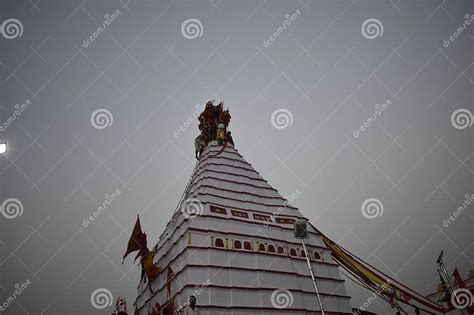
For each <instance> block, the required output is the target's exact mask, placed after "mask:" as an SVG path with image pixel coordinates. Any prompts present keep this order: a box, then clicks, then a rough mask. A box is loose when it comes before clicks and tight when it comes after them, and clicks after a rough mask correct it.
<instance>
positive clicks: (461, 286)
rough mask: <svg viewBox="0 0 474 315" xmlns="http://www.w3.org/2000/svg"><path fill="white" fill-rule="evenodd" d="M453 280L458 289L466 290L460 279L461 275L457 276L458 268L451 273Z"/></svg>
mask: <svg viewBox="0 0 474 315" xmlns="http://www.w3.org/2000/svg"><path fill="white" fill-rule="evenodd" d="M453 276H454V280H456V283H457V284H458V288H466V284H465V283H464V281H463V280H462V278H461V275H460V274H459V270H458V268H455V269H454V272H453Z"/></svg>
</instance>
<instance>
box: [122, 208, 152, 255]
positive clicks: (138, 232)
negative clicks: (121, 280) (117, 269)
mask: <svg viewBox="0 0 474 315" xmlns="http://www.w3.org/2000/svg"><path fill="white" fill-rule="evenodd" d="M137 250H138V254H137V256H136V257H135V260H136V259H137V258H138V257H140V256H143V255H144V254H146V251H147V242H146V234H145V233H143V232H142V227H141V225H140V217H139V216H138V215H137V222H135V227H134V228H133V231H132V235H131V236H130V239H129V240H128V245H127V251H126V252H125V254H124V255H123V260H125V258H126V257H127V256H128V254H130V253H132V252H134V251H137ZM123 260H122V264H123Z"/></svg>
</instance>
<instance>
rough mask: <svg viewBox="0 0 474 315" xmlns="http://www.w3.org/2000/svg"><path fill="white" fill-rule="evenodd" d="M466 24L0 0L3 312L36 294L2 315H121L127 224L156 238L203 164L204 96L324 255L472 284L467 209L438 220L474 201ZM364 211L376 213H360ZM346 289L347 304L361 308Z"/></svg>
mask: <svg viewBox="0 0 474 315" xmlns="http://www.w3.org/2000/svg"><path fill="white" fill-rule="evenodd" d="M117 10H118V11H117ZM467 14H468V16H466V15H467ZM469 14H474V2H473V1H434V0H433V1H416V2H415V1H399V0H391V1H365V0H347V1H329V0H327V1H304V0H303V1H256V0H255V1H226V0H210V1H168V0H167V1H151V0H148V1H145V0H143V1H138V0H135V1H134V0H129V1H125V0H123V1H122V2H119V1H110V0H107V1H80V0H77V1H76V0H74V1H72V0H69V1H59V0H31V1H29V0H15V1H8V0H0V22H1V23H3V24H2V32H1V34H0V123H2V125H1V126H2V127H3V130H2V131H1V132H0V142H1V141H7V142H8V152H7V154H5V155H0V202H3V201H5V200H9V199H10V198H15V199H13V200H12V199H10V200H9V203H8V204H9V207H8V209H9V211H3V213H2V214H3V215H2V216H0V297H1V299H0V303H3V302H4V301H5V300H6V299H7V298H8V297H9V296H11V295H12V292H13V291H14V288H15V285H16V284H20V285H21V284H24V283H26V281H29V282H30V283H31V284H29V283H27V285H26V286H27V288H26V289H25V290H24V292H22V294H21V295H20V296H19V297H17V298H16V300H15V302H14V303H13V304H11V305H9V306H8V308H7V309H6V312H5V314H28V313H29V314H39V313H40V312H42V311H43V312H44V314H65V313H69V314H84V313H86V314H104V313H107V312H108V310H107V312H105V311H104V310H100V309H97V308H95V307H94V306H93V305H91V302H90V297H91V294H92V293H93V292H94V291H95V290H96V289H101V288H105V289H107V290H109V291H110V292H111V294H112V295H113V297H114V302H115V298H116V297H117V296H118V295H124V296H126V297H127V299H128V302H129V306H131V303H132V302H133V301H134V299H135V294H136V286H137V284H138V280H139V268H138V267H136V266H135V267H134V266H132V262H131V260H127V261H126V262H125V264H124V265H121V256H122V255H123V252H124V249H125V246H126V242H127V240H128V237H129V234H130V231H131V228H132V226H131V224H133V222H134V220H135V217H136V214H137V213H140V214H141V218H142V226H143V228H144V230H145V231H146V232H147V234H148V238H149V243H150V244H154V243H155V242H156V241H157V239H158V237H159V235H160V233H161V232H162V231H163V229H164V227H165V225H166V223H167V221H168V220H169V218H170V217H171V215H172V213H173V211H174V209H175V207H176V204H177V203H178V201H179V198H180V196H181V194H182V192H183V191H184V188H185V185H186V183H187V181H188V179H189V177H190V175H191V171H192V168H193V167H194V164H195V160H194V148H193V139H194V137H195V136H196V135H197V134H198V130H197V124H196V122H195V121H194V122H192V123H191V125H190V126H189V127H188V126H187V124H185V123H186V121H187V120H188V119H190V118H192V117H193V114H194V112H195V111H196V107H195V106H196V104H203V103H205V102H206V101H207V100H208V99H218V100H220V99H223V100H224V101H225V105H226V106H228V107H230V111H231V115H232V120H231V123H230V130H232V133H233V136H234V140H235V143H236V148H237V149H238V150H239V151H240V153H241V154H242V155H243V156H244V157H245V158H246V159H247V160H248V162H249V163H252V165H253V166H254V167H255V169H256V170H257V171H259V172H260V173H261V175H262V176H263V177H264V178H265V179H267V180H268V181H269V183H270V184H271V185H272V186H274V187H275V188H276V189H278V190H279V191H280V192H281V194H282V195H286V194H292V193H295V192H296V191H297V190H298V189H299V190H300V191H301V194H300V195H299V196H298V197H297V198H295V199H294V201H293V204H294V205H295V206H297V207H298V208H300V210H301V212H302V213H303V214H304V215H306V216H307V217H308V218H309V219H310V220H311V222H312V223H313V224H315V225H316V226H317V227H318V228H319V229H321V230H322V231H323V232H324V233H326V234H327V235H328V236H329V237H331V238H332V239H333V240H335V241H339V242H340V244H341V245H343V246H344V247H345V248H347V249H349V250H350V251H351V252H353V253H354V254H356V255H358V256H359V257H361V258H364V259H365V260H366V261H367V262H369V263H371V264H372V265H374V266H376V267H378V268H380V269H381V270H383V271H384V272H386V273H388V274H389V275H392V276H394V277H395V278H396V279H399V280H400V281H402V282H403V283H405V284H406V285H408V286H409V287H411V288H413V289H415V290H417V291H419V292H420V293H423V294H428V293H431V292H433V291H434V290H435V289H436V286H437V281H438V280H437V274H436V264H435V261H436V258H437V256H438V253H439V251H440V250H441V249H444V251H445V261H446V264H447V266H448V268H449V270H450V271H452V270H453V268H454V267H458V268H459V269H460V271H461V273H462V275H463V276H466V275H467V273H468V271H469V269H473V265H474V264H473V262H474V245H473V241H474V239H473V233H472V226H473V222H474V221H473V219H474V214H473V211H472V206H468V207H467V208H466V209H465V210H463V211H461V212H459V216H458V217H457V218H456V219H455V220H452V221H448V222H446V221H445V220H447V219H448V218H449V217H450V216H451V215H452V214H453V213H454V212H455V211H456V210H457V209H458V207H460V206H462V204H463V202H465V199H466V197H465V194H467V193H470V194H473V193H474V181H473V174H474V157H473V153H474V152H473V143H474V141H473V136H474V126H472V124H471V122H472V120H473V118H472V113H474V108H473V103H474V97H473V96H474V94H473V84H474V72H473V56H474V54H473V43H474V35H473V34H474V31H473V29H474V23H472V24H471V25H466V24H465V20H466V19H470V18H471V17H470V16H469ZM288 16H289V17H288ZM9 19H16V20H9ZM190 19H191V20H190ZM285 20H286V22H285ZM18 22H19V23H18ZM189 23H190V26H189V27H186V25H187V24H189ZM7 24H8V25H9V27H8V28H7V26H6V25H7ZM463 24H464V26H465V30H462V31H460V32H457V30H458V28H460V27H463ZM283 25H285V27H283ZM363 25H364V26H367V28H365V27H362V26H363ZM194 27H195V28H194ZM99 28H102V29H103V30H99V31H98V29H99ZM193 28H194V30H196V31H197V32H196V33H194V32H193ZM279 28H280V29H279ZM455 32H456V35H454V33H455ZM450 36H452V37H451V38H452V39H450ZM91 37H92V40H91ZM387 100H388V101H389V102H388V103H387ZM384 103H386V106H382V105H383V104H384ZM17 104H18V106H17V107H15V106H16V105H17ZM377 104H379V105H380V106H379V107H377V108H376V107H375V106H376V105H377ZM15 109H16V110H17V112H16V113H15ZM281 109H283V110H284V111H281ZM278 110H280V111H278ZM274 113H275V114H274ZM272 114H274V115H273V117H274V118H275V117H277V116H279V119H278V120H276V119H275V120H273V124H272ZM370 117H372V119H371V118H370ZM91 118H92V119H91ZM93 118H97V119H96V120H94V119H93ZM101 118H103V119H101ZM459 118H460V119H459ZM463 118H465V119H467V121H466V120H464V121H463ZM364 124H365V127H364ZM180 127H183V128H182V129H181V130H180ZM361 127H362V129H363V130H361V129H360V128H361ZM355 130H358V132H355ZM117 189H118V190H119V191H120V193H119V194H117V196H115V195H114V196H115V197H116V198H115V197H113V196H112V194H113V193H114V192H116V191H117ZM369 198H375V199H377V200H378V201H379V205H380V204H381V205H383V212H382V208H380V207H379V208H378V211H377V210H376V211H375V212H364V213H365V216H364V213H363V211H362V209H361V206H362V205H363V203H364V201H366V200H367V199H369ZM111 199H113V200H111ZM106 200H107V201H110V202H109V204H108V205H106V207H105V210H104V211H103V212H102V213H101V214H100V215H99V216H98V218H97V219H96V220H94V221H92V222H89V224H84V223H83V220H84V219H86V218H88V217H89V216H90V215H92V214H93V212H94V211H96V210H97V209H98V208H99V207H100V206H101V205H102V203H104V202H105V201H106ZM369 201H370V200H369ZM12 202H13V203H12ZM15 202H16V203H15ZM19 202H20V203H21V206H22V209H19V208H15V206H18V205H19ZM4 204H7V203H5V202H4ZM4 208H6V207H4ZM15 210H22V212H16V211H15ZM20 214H21V215H20ZM347 288H348V291H349V294H350V295H351V296H353V299H352V303H353V305H354V306H355V307H358V306H360V305H361V304H363V303H364V301H366V300H367V298H368V297H369V295H370V293H369V292H367V291H365V290H362V289H360V288H358V287H356V286H355V285H353V284H352V283H350V281H348V282H347ZM369 309H371V310H374V311H378V312H381V313H386V312H388V311H389V306H388V305H387V304H385V303H383V302H381V301H379V300H376V301H375V302H374V303H373V304H372V305H370V307H369ZM108 313H110V312H108Z"/></svg>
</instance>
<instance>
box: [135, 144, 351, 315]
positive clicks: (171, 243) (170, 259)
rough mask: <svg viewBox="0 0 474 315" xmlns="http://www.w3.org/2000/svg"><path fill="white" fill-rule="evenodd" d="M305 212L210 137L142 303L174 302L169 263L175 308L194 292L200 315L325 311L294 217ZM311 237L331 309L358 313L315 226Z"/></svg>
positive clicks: (143, 306)
mask: <svg viewBox="0 0 474 315" xmlns="http://www.w3.org/2000/svg"><path fill="white" fill-rule="evenodd" d="M297 219H304V216H303V215H302V214H301V212H300V211H299V210H298V209H297V208H295V207H294V206H292V205H291V204H290V203H289V202H288V201H287V200H286V199H285V198H283V197H282V196H281V195H280V194H279V193H278V191H277V190H275V189H274V188H273V187H271V186H270V185H269V184H268V182H267V181H266V180H264V179H263V178H262V176H261V175H260V174H259V173H258V172H257V171H255V170H254V169H253V167H252V166H251V165H250V164H249V163H248V162H247V161H246V160H245V159H244V158H243V157H242V156H241V155H240V154H239V152H238V151H237V150H236V149H235V148H234V147H233V146H231V145H229V144H228V145H227V146H226V147H224V148H223V146H222V145H219V144H218V143H217V142H215V141H213V142H211V143H210V144H209V145H208V146H207V147H206V149H205V150H204V151H203V153H202V156H201V159H200V160H199V162H198V163H197V165H196V167H195V169H194V171H193V174H192V176H191V179H190V181H189V184H188V185H187V187H186V189H185V193H184V195H183V198H182V200H181V202H180V204H179V206H178V210H177V211H176V212H175V213H174V215H173V217H172V218H171V221H170V222H169V223H168V225H167V227H166V230H165V231H164V232H163V234H162V235H161V237H160V240H159V242H158V244H157V245H156V247H157V249H158V251H157V254H156V257H155V263H156V264H157V265H158V266H159V267H161V268H162V269H163V271H162V272H161V273H160V274H159V276H158V277H157V278H156V279H155V281H154V282H153V283H152V290H153V293H151V292H150V291H149V289H148V288H147V286H146V284H144V283H143V282H142V283H140V285H139V286H138V297H137V300H136V305H137V307H138V309H139V312H140V314H149V312H150V310H151V308H152V307H153V306H154V305H155V304H156V303H159V304H160V305H161V306H162V308H163V307H164V306H165V305H166V304H167V301H168V296H167V285H166V284H167V271H166V268H167V266H171V268H172V269H173V271H174V274H175V277H174V279H173V281H172V296H173V298H174V301H175V305H176V308H179V307H180V306H181V305H184V304H185V303H186V301H187V300H188V298H189V297H190V296H191V295H194V296H195V297H196V299H197V306H198V308H199V314H212V315H213V314H216V315H217V314H232V315H243V314H245V315H250V314H260V315H267V314H268V315H270V314H301V315H303V314H305V315H306V314H318V313H320V311H319V306H318V303H317V299H316V295H315V293H314V287H313V284H312V281H311V277H310V273H309V270H308V266H307V262H306V258H305V256H304V252H303V249H302V245H301V242H300V241H299V240H297V239H295V238H294V235H293V223H294V221H295V220H297ZM308 229H309V238H308V240H307V245H308V250H309V257H310V259H311V261H312V263H313V266H314V269H315V274H316V278H317V281H318V286H319V291H320V293H321V298H322V300H323V306H324V310H325V312H326V314H352V312H351V306H350V297H349V296H348V295H347V293H346V290H345V287H344V280H342V278H341V275H340V272H339V269H338V266H337V265H336V264H335V263H334V262H333V261H332V259H331V253H330V251H329V250H328V249H327V248H326V246H325V245H324V243H323V242H322V240H321V237H320V236H319V234H318V233H317V232H316V231H315V230H314V229H313V228H312V227H311V226H308Z"/></svg>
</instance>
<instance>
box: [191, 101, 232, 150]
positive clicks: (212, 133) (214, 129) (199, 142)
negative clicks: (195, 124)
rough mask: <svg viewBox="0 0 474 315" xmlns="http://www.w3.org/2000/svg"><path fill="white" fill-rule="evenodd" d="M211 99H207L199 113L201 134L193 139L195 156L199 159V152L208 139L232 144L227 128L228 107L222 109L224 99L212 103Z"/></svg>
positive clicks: (228, 121) (228, 118)
mask: <svg viewBox="0 0 474 315" xmlns="http://www.w3.org/2000/svg"><path fill="white" fill-rule="evenodd" d="M213 102H214V100H213V101H207V103H206V106H205V107H204V110H203V111H202V113H201V114H200V115H199V130H200V131H201V134H200V135H199V136H198V137H197V138H196V140H195V141H194V145H195V147H196V158H197V159H199V156H200V152H202V150H203V149H204V148H205V147H206V146H207V144H208V143H209V142H210V141H213V140H217V141H218V142H219V144H223V143H225V144H227V142H229V143H230V144H232V145H233V144H234V142H233V139H232V136H231V132H230V131H228V130H227V127H228V126H229V123H230V118H231V116H230V113H229V109H226V110H224V101H220V103H219V104H218V105H214V103H213Z"/></svg>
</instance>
